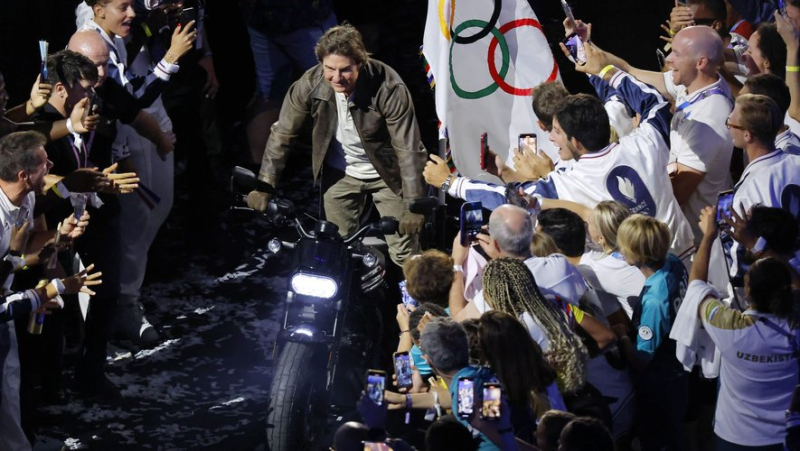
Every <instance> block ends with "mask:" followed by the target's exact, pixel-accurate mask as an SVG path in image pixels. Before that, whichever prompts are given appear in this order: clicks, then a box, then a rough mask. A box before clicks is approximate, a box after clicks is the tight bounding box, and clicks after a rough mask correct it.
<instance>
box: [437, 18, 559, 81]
mask: <svg viewBox="0 0 800 451" xmlns="http://www.w3.org/2000/svg"><path fill="white" fill-rule="evenodd" d="M522 26H530V27H534V28H536V29H538V30H539V31H541V32H542V33H544V32H543V31H542V25H541V24H540V23H539V22H538V21H537V20H535V19H530V18H528V19H517V20H514V21H512V22H508V23H507V24H505V25H503V26H502V27H500V34H501V35H503V36H505V34H506V33H507V32H508V31H509V30H513V29H514V28H517V27H522ZM492 34H493V35H494V36H495V37H494V38H493V39H492V42H491V43H490V44H489V55H488V57H487V62H488V63H489V74H490V75H491V76H492V80H494V82H495V83H496V84H497V86H499V87H500V88H501V89H502V90H503V91H505V92H507V93H509V94H511V95H515V96H529V95H531V93H532V92H533V88H524V89H523V88H515V87H514V86H511V85H509V84H508V83H506V81H505V72H504V71H503V70H502V69H503V68H505V58H506V57H507V55H508V44H507V43H506V41H505V38H504V39H503V42H500V39H498V38H497V35H496V34H494V33H492ZM498 43H499V44H500V50H501V51H502V52H503V64H504V66H503V67H501V70H500V72H501V73H500V74H498V73H497V66H496V65H495V62H494V52H495V49H496V48H497V44H498ZM451 66H452V64H451ZM557 76H558V65H556V60H555V58H554V59H553V70H552V71H551V72H550V76H549V77H547V81H555V79H556V77H557ZM451 79H452V77H451Z"/></svg>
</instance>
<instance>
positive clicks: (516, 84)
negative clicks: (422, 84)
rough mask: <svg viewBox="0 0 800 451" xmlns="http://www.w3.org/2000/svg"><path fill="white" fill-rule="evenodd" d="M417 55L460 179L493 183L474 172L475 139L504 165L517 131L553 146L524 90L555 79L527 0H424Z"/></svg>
mask: <svg viewBox="0 0 800 451" xmlns="http://www.w3.org/2000/svg"><path fill="white" fill-rule="evenodd" d="M423 54H424V56H425V58H426V59H427V62H428V65H429V67H428V71H429V75H431V76H432V77H433V81H434V82H435V86H436V113H437V115H438V116H439V121H440V122H441V125H440V129H439V132H440V136H441V137H444V135H445V134H446V135H447V136H448V138H449V139H450V149H451V152H452V156H453V161H454V163H455V165H456V167H457V168H458V170H459V172H460V173H461V174H463V175H465V176H467V177H470V178H473V179H478V180H486V181H494V182H497V181H498V179H497V178H495V177H493V176H491V175H489V174H487V173H486V172H484V171H481V169H480V135H481V133H483V132H486V133H487V134H488V136H489V146H490V147H491V149H492V150H493V151H494V152H496V153H497V154H498V155H500V156H501V157H503V158H504V159H506V161H507V163H511V156H513V153H512V152H511V149H512V148H514V147H516V146H517V137H518V135H519V134H521V133H530V132H535V133H536V135H537V138H538V143H539V148H540V149H542V150H544V151H545V152H546V153H547V154H548V155H550V157H551V158H552V159H553V160H554V161H556V160H557V158H558V155H557V152H556V149H555V148H554V147H553V145H552V143H550V140H549V139H548V134H547V132H545V131H543V130H541V129H540V128H539V127H538V126H537V123H536V115H535V114H533V109H532V108H531V90H532V88H534V87H535V86H537V85H539V84H540V83H542V82H544V81H547V80H551V81H552V80H557V79H560V77H559V73H558V66H557V65H556V62H555V59H554V58H553V54H552V52H551V51H550V48H549V47H548V45H547V39H545V36H544V33H543V32H542V27H541V25H540V24H539V21H538V20H537V18H536V15H535V14H534V12H533V9H532V8H531V7H530V5H529V4H528V2H527V1H526V0H429V1H428V16H427V21H426V24H425V37H424V39H423Z"/></svg>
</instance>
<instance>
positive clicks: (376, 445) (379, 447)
mask: <svg viewBox="0 0 800 451" xmlns="http://www.w3.org/2000/svg"><path fill="white" fill-rule="evenodd" d="M361 443H362V444H363V445H364V451H392V448H391V447H390V446H389V445H387V444H386V443H385V442H361Z"/></svg>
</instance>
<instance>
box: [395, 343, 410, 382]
mask: <svg viewBox="0 0 800 451" xmlns="http://www.w3.org/2000/svg"><path fill="white" fill-rule="evenodd" d="M394 373H395V374H396V375H397V386H398V387H401V388H409V387H411V386H412V385H414V380H413V374H414V370H412V369H411V356H410V355H409V354H408V352H396V353H395V354H394Z"/></svg>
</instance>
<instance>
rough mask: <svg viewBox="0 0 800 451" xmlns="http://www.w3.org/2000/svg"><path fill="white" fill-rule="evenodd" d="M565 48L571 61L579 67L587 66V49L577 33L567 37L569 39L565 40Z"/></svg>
mask: <svg viewBox="0 0 800 451" xmlns="http://www.w3.org/2000/svg"><path fill="white" fill-rule="evenodd" d="M564 46H565V47H566V48H567V51H568V52H569V55H570V58H569V60H570V61H572V62H573V63H576V64H578V65H579V66H583V65H584V64H586V48H585V47H584V46H583V41H581V37H580V36H578V35H577V34H576V33H572V34H571V35H569V36H567V38H566V39H564Z"/></svg>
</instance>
